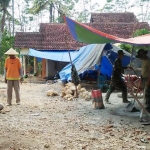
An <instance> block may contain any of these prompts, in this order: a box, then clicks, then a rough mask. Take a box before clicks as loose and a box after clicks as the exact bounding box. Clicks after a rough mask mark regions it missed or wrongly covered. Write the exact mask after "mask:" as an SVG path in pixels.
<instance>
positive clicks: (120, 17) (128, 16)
mask: <svg viewBox="0 0 150 150" xmlns="http://www.w3.org/2000/svg"><path fill="white" fill-rule="evenodd" d="M91 22H92V23H101V22H103V23H112V22H115V23H131V22H137V19H136V16H135V15H134V13H131V12H125V13H92V14H91Z"/></svg>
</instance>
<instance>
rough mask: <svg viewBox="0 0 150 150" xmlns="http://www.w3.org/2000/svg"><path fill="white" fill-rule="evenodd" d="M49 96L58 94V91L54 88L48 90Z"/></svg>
mask: <svg viewBox="0 0 150 150" xmlns="http://www.w3.org/2000/svg"><path fill="white" fill-rule="evenodd" d="M47 96H58V92H57V91H55V90H54V89H51V90H49V91H47Z"/></svg>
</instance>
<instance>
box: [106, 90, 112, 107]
mask: <svg viewBox="0 0 150 150" xmlns="http://www.w3.org/2000/svg"><path fill="white" fill-rule="evenodd" d="M111 93H112V92H111V91H110V89H109V90H108V91H107V93H106V96H105V103H107V104H111V103H110V102H109V97H110V94H111Z"/></svg>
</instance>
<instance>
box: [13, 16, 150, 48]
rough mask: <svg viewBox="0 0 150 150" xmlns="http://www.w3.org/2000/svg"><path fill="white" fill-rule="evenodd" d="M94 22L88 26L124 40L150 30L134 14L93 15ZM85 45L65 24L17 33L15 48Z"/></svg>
mask: <svg viewBox="0 0 150 150" xmlns="http://www.w3.org/2000/svg"><path fill="white" fill-rule="evenodd" d="M91 18H94V21H93V22H90V23H87V24H86V25H88V26H91V27H93V28H95V29H98V30H100V31H103V32H106V33H108V34H112V35H115V36H118V37H122V38H129V37H132V34H133V33H134V32H135V30H136V29H142V28H146V29H150V27H149V25H148V23H146V22H138V21H137V19H136V17H135V15H134V14H133V13H100V14H95V13H94V14H92V15H91ZM83 45H85V44H84V43H80V42H77V41H75V40H73V38H72V36H71V34H70V33H69V30H68V28H67V26H66V25H65V24H57V23H41V24H40V30H39V32H31V33H30V32H17V33H16V36H15V47H17V48H35V49H41V50H42V49H43V50H44V49H47V50H68V49H69V50H77V49H79V48H80V47H81V46H83Z"/></svg>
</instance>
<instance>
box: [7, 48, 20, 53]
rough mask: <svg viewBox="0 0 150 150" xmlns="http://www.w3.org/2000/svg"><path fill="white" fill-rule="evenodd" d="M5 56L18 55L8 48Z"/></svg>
mask: <svg viewBox="0 0 150 150" xmlns="http://www.w3.org/2000/svg"><path fill="white" fill-rule="evenodd" d="M5 54H7V55H17V54H19V53H18V52H16V51H15V50H14V49H13V48H10V49H9V50H8V51H7V52H6V53H5Z"/></svg>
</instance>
